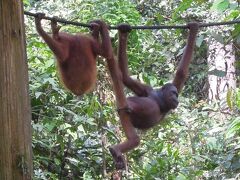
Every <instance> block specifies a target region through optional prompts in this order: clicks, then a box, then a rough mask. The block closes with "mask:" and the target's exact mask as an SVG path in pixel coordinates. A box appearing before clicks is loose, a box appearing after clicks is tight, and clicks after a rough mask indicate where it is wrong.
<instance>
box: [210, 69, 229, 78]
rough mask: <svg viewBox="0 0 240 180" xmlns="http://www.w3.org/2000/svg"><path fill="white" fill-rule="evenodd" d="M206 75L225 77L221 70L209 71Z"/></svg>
mask: <svg viewBox="0 0 240 180" xmlns="http://www.w3.org/2000/svg"><path fill="white" fill-rule="evenodd" d="M208 75H214V76H218V77H225V76H226V72H225V71H222V70H218V69H214V70H212V71H209V72H208Z"/></svg>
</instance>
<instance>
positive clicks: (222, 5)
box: [211, 0, 229, 12]
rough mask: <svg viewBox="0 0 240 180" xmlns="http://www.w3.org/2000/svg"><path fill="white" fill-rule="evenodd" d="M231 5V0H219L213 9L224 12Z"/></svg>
mask: <svg viewBox="0 0 240 180" xmlns="http://www.w3.org/2000/svg"><path fill="white" fill-rule="evenodd" d="M228 7H229V1H228V0H217V1H215V2H214V3H213V5H212V7H211V10H213V11H218V12H223V11H225V10H226V9H227V8H228Z"/></svg>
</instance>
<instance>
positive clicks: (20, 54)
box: [0, 0, 32, 180]
mask: <svg viewBox="0 0 240 180" xmlns="http://www.w3.org/2000/svg"><path fill="white" fill-rule="evenodd" d="M31 135H32V134H31V114H30V102H29V92H28V71H27V62H26V49H25V31H24V20H23V5H22V1H19V0H1V1H0V179H1V180H21V179H31V178H32V148H31Z"/></svg>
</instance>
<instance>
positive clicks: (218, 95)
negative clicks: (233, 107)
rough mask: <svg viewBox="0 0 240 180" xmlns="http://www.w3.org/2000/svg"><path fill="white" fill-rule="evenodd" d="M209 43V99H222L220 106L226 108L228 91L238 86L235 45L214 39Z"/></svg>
mask: <svg viewBox="0 0 240 180" xmlns="http://www.w3.org/2000/svg"><path fill="white" fill-rule="evenodd" d="M209 44H210V45H209V51H208V65H209V73H210V74H209V76H208V82H209V95H208V97H209V101H210V102H214V101H215V100H220V102H221V104H220V108H221V109H222V110H226V109H227V104H226V99H227V98H226V96H227V91H228V90H229V89H230V88H231V89H235V88H236V75H235V74H236V73H235V67H234V64H235V56H234V50H233V45H232V44H228V45H223V44H221V43H219V42H217V41H216V40H214V39H211V40H210V41H209Z"/></svg>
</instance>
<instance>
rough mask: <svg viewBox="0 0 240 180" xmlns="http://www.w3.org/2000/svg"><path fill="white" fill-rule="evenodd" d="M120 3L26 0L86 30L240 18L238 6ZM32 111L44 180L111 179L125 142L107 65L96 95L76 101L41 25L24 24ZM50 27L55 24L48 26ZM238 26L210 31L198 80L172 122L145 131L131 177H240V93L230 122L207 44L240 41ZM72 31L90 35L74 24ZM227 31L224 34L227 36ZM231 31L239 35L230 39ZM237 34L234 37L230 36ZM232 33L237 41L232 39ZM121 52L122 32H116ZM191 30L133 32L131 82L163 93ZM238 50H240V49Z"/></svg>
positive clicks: (235, 93) (234, 94)
mask: <svg viewBox="0 0 240 180" xmlns="http://www.w3.org/2000/svg"><path fill="white" fill-rule="evenodd" d="M211 2H212V1H209V2H207V1H203V0H197V1H192V0H191V1H187V0H183V1H169V0H164V1H162V0H161V1H160V0H153V1H144V0H143V1H136V0H132V1H127V0H120V1H111V0H104V1H103V0H94V1H92V0H85V1H81V0H68V1H60V0H50V1H47V0H38V1H36V0H24V5H25V9H26V10H31V11H37V12H44V13H46V15H48V16H51V15H54V16H58V17H60V18H65V19H67V20H72V21H79V22H84V23H87V22H89V21H91V20H93V19H98V18H102V19H105V20H106V21H107V22H108V23H109V24H111V25H117V24H119V23H122V22H127V23H129V24H131V25H140V24H146V25H155V24H185V23H186V22H188V21H191V20H197V21H200V22H201V21H204V22H205V21H206V22H207V21H221V20H232V19H236V18H239V16H240V11H239V5H238V4H237V1H228V0H216V1H214V2H213V3H211ZM25 23H26V33H27V53H28V63H29V76H30V95H31V104H32V127H33V150H34V177H35V179H62V178H69V179H104V178H106V179H110V176H111V174H112V172H113V171H114V167H113V164H112V159H111V156H110V154H109V152H108V146H110V145H111V144H115V143H116V142H118V141H120V140H122V139H123V138H124V135H123V134H122V132H121V129H119V124H118V119H116V117H117V116H116V112H115V107H114V98H113V92H112V85H111V80H110V78H109V75H108V72H107V71H106V68H105V63H104V62H103V61H102V60H100V61H98V80H99V81H98V83H97V85H96V88H95V91H94V92H92V93H89V94H88V95H84V96H83V97H75V96H73V95H72V94H70V93H69V92H67V91H66V90H65V89H64V87H63V86H62V85H61V83H60V82H59V78H58V74H57V73H56V67H55V63H54V59H55V58H54V57H53V55H52V53H51V52H50V50H49V48H48V47H47V46H46V45H45V43H43V41H42V40H41V38H40V37H39V36H38V35H37V33H36V31H35V28H34V23H33V19H31V18H30V17H25ZM45 23H46V24H44V25H45V28H46V29H47V28H49V24H48V22H47V21H45ZM239 27H240V26H239V25H236V26H233V27H229V28H228V27H225V28H224V32H223V33H222V29H214V28H213V29H210V28H208V29H202V30H201V32H200V33H199V37H198V40H197V51H196V55H195V58H194V61H193V63H192V66H191V69H190V71H191V72H190V74H191V76H190V78H189V80H188V83H187V84H186V86H185V89H184V92H183V94H182V95H181V97H180V101H181V104H180V106H179V108H178V109H177V110H176V111H175V112H173V113H172V114H171V115H169V116H168V118H167V119H166V120H165V122H163V123H161V124H160V125H159V126H158V127H156V128H154V129H153V130H151V131H149V132H146V133H145V132H139V133H140V134H142V138H143V140H142V144H141V146H140V147H139V148H138V149H136V150H134V151H133V152H131V153H129V154H128V155H127V159H128V166H129V167H128V172H127V173H125V174H124V177H125V178H126V179H134V178H135V179H195V178H196V177H197V178H199V179H224V178H237V177H238V176H239V171H240V163H239V162H240V153H239V152H240V151H239V150H240V146H239V142H240V139H239V135H240V119H239V113H240V90H239V88H237V89H233V90H231V91H229V93H228V95H227V97H226V99H227V104H228V105H229V107H230V108H231V109H230V110H229V113H230V115H228V114H224V113H223V112H220V111H219V103H220V102H217V103H216V104H212V105H209V104H208V103H207V102H206V97H207V92H206V91H204V90H202V89H203V88H204V87H205V86H206V79H207V75H208V73H209V74H211V73H212V74H214V75H217V76H223V73H225V72H218V71H217V72H216V71H212V72H208V68H207V61H206V59H207V39H208V38H213V37H214V38H217V39H219V41H222V42H224V43H227V42H229V41H231V40H232V39H233V38H235V39H234V40H235V41H236V42H238V40H239V39H240V31H239ZM62 30H63V31H67V32H70V33H77V32H79V31H81V32H87V29H84V28H80V27H73V26H66V25H64V26H63V27H62ZM220 30H221V31H220ZM229 30H232V31H231V32H232V34H230V33H229V32H230V31H229ZM226 33H228V36H226V35H224V34H226ZM230 35H232V36H230ZM111 36H112V41H113V44H114V48H115V51H116V46H115V44H116V42H117V31H114V30H113V31H111ZM185 39H186V32H185V31H183V30H161V31H160V30H159V31H158V30H154V31H148V30H138V31H135V30H133V31H132V32H131V34H130V39H129V50H128V56H129V64H130V65H129V66H130V71H131V72H132V76H133V77H136V78H138V79H139V80H141V81H144V82H146V83H148V84H151V85H152V86H155V87H157V86H161V85H162V84H163V83H165V82H166V81H168V80H169V79H171V78H172V74H173V72H174V70H175V67H176V65H177V63H178V61H179V59H180V57H181V54H182V52H183V48H184V44H185ZM238 50H239V49H238Z"/></svg>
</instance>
